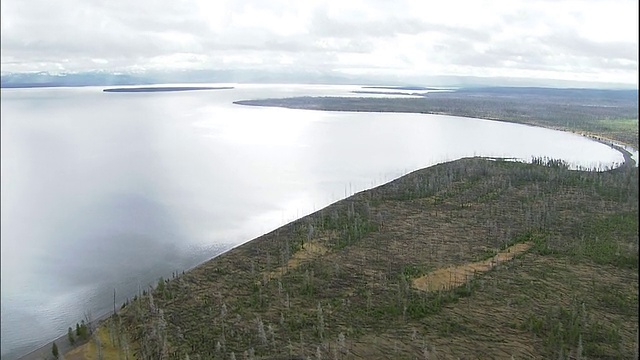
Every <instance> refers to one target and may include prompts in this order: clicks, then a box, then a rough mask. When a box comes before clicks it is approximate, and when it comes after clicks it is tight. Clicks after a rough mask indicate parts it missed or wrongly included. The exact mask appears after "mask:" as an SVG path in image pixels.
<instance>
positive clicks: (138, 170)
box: [1, 85, 623, 359]
mask: <svg viewBox="0 0 640 360" xmlns="http://www.w3.org/2000/svg"><path fill="white" fill-rule="evenodd" d="M235 86H236V88H235V89H233V90H216V91H194V92H180V93H103V92H102V91H101V90H102V88H96V87H89V88H59V89H2V113H1V119H2V128H1V136H2V138H1V144H2V145H1V146H2V149H1V150H2V152H1V154H2V158H1V165H2V193H1V196H2V198H1V199H2V202H1V206H2V207H1V214H2V215H1V216H2V218H1V221H2V226H1V231H2V233H1V239H2V333H1V339H2V340H1V341H2V343H1V346H2V358H3V359H11V358H15V357H16V355H20V354H24V353H26V352H28V351H29V350H32V349H34V348H36V347H38V346H39V345H42V344H44V343H46V342H47V341H50V340H52V339H54V338H55V337H57V336H58V335H62V334H64V333H66V329H67V328H68V327H69V326H75V323H76V322H78V321H79V320H80V319H82V318H83V314H84V313H85V312H91V313H92V314H93V315H94V317H95V316H97V315H100V314H103V313H106V312H108V311H109V309H112V306H113V304H112V301H113V291H114V289H115V290H116V294H117V298H118V299H117V300H118V303H119V304H121V303H122V302H123V301H124V300H125V299H126V298H127V297H131V296H132V295H133V294H134V293H136V292H137V289H138V286H141V287H146V286H148V285H149V284H152V283H155V282H156V280H157V278H158V277H160V276H164V277H167V276H171V274H172V272H173V271H180V272H181V271H183V270H185V269H189V268H191V267H193V266H195V265H197V264H198V263H201V262H202V261H204V260H206V259H208V258H210V257H212V256H215V255H216V254H218V253H220V252H221V251H224V250H226V249H229V248H230V247H232V246H235V245H237V244H240V243H242V242H245V241H247V240H250V239H252V238H254V237H256V236H259V235H262V234H264V233H266V232H269V231H271V230H273V229H275V228H277V227H278V226H280V225H283V224H285V223H286V222H289V221H291V220H293V219H295V218H297V217H300V216H303V215H305V214H308V213H310V212H312V211H314V210H318V209H320V208H321V207H324V206H326V205H328V204H330V203H331V202H334V201H336V200H339V199H341V198H344V197H345V196H347V195H350V194H352V193H354V192H356V191H360V190H363V189H366V188H370V187H372V186H376V185H380V184H382V183H384V182H387V181H390V180H392V179H394V178H397V177H398V176H401V175H403V174H405V173H407V172H410V171H413V170H416V169H418V168H422V167H426V166H429V165H433V164H435V163H438V162H442V161H446V160H453V159H457V158H460V157H466V156H473V155H483V156H501V157H517V158H522V159H527V160H528V159H530V158H531V156H547V157H554V158H562V159H565V160H567V161H569V162H571V163H573V164H575V165H576V166H584V167H594V166H612V165H613V164H615V163H620V162H622V161H623V158H622V155H621V154H620V153H618V152H617V151H615V150H613V149H611V148H610V147H608V146H605V145H602V144H599V143H596V142H593V141H590V140H587V139H585V138H582V137H579V136H577V135H572V134H568V133H561V132H557V131H551V130H546V129H541V128H535V127H529V126H523V125H516V124H509V123H500V122H494V121H486V120H478V119H467V118H460V117H450V116H437V115H419V114H382V113H373V114H368V113H347V112H345V113H337V112H335V113H329V112H321V111H306V110H289V109H277V108H258V107H243V106H239V105H233V104H232V101H234V100H243V99H253V98H268V97H286V96H299V95H342V96H354V95H353V94H349V91H351V90H356V89H358V87H354V86H352V87H349V86H304V85H299V86H294V85H235ZM357 96H362V95H357Z"/></svg>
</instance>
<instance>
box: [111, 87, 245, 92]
mask: <svg viewBox="0 0 640 360" xmlns="http://www.w3.org/2000/svg"><path fill="white" fill-rule="evenodd" d="M230 89H233V87H232V86H217V87H208V86H145V87H128V88H109V89H103V90H102V91H104V92H166V91H194V90H230Z"/></svg>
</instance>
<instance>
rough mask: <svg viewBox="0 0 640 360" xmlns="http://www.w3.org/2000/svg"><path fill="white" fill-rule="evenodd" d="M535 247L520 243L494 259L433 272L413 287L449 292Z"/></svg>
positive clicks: (530, 244)
mask: <svg viewBox="0 0 640 360" xmlns="http://www.w3.org/2000/svg"><path fill="white" fill-rule="evenodd" d="M531 246H533V244H532V243H519V244H515V245H513V246H510V247H508V248H506V249H505V250H502V251H500V252H499V253H498V254H496V255H495V256H494V257H492V258H490V259H487V260H483V261H477V262H474V263H468V264H464V265H458V266H450V267H447V268H442V269H438V270H435V271H432V272H430V273H428V274H426V275H424V276H421V277H419V278H417V279H414V280H413V287H415V288H416V289H420V290H424V291H438V290H448V289H453V288H455V287H458V286H460V285H462V284H464V283H466V282H467V281H468V280H469V279H471V278H473V276H474V275H475V274H478V273H483V272H486V271H489V270H491V268H493V267H494V266H496V265H498V264H499V263H501V262H505V261H509V260H512V259H513V258H514V257H516V256H517V255H519V254H522V253H524V252H525V251H527V250H529V249H530V248H531Z"/></svg>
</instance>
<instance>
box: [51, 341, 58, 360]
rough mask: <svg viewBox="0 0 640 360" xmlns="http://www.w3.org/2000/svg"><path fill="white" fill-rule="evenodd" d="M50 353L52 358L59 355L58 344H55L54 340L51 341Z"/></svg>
mask: <svg viewBox="0 0 640 360" xmlns="http://www.w3.org/2000/svg"><path fill="white" fill-rule="evenodd" d="M51 353H52V354H53V357H54V358H56V359H57V358H58V357H59V356H60V353H59V352H58V345H57V344H56V342H55V341H54V342H53V347H52V348H51Z"/></svg>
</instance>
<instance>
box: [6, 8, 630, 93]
mask: <svg viewBox="0 0 640 360" xmlns="http://www.w3.org/2000/svg"><path fill="white" fill-rule="evenodd" d="M0 6H1V7H2V8H1V16H2V21H1V26H2V32H1V35H0V36H1V39H0V40H1V46H2V71H3V72H8V71H86V70H113V71H127V70H144V69H155V70H160V69H166V70H176V69H243V68H252V69H256V70H260V69H280V68H283V67H284V68H287V69H289V70H291V71H295V70H309V69H316V70H317V69H320V70H322V71H338V72H339V71H346V72H349V71H352V72H353V71H361V70H362V69H368V70H366V71H369V72H371V73H372V74H374V75H375V73H376V72H380V73H387V74H393V73H398V74H417V75H475V76H477V75H480V76H482V75H483V74H486V73H497V74H499V75H501V76H517V75H518V71H520V73H521V74H529V75H531V76H537V75H536V74H538V75H539V76H555V77H562V78H566V77H571V76H573V77H575V78H579V77H584V76H585V74H593V73H598V74H601V75H602V76H601V77H604V78H610V80H611V81H619V80H620V79H622V80H625V79H627V80H625V82H628V81H629V80H628V79H630V78H634V79H635V78H637V73H638V70H637V67H638V35H637V30H638V15H637V14H638V12H637V10H638V4H637V2H634V1H629V0H615V1H599V0H564V1H540V0H538V1H525V0H509V1H507V0H502V1H500V0H496V1H451V2H440V3H437V4H435V3H427V2H423V1H414V0H402V1H397V2H393V3H391V2H387V1H380V0H369V1H364V0H354V1H320V0H313V1H312V0H309V1H304V2H301V1H291V0H276V1H269V2H263V1H258V0H238V1H230V0H229V1H224V0H220V1H207V0H184V1H170V0H163V1H149V0H140V1H135V2H130V1H126V0H111V1H106V0H101V1H91V2H87V1H82V0H59V1H56V2H51V1H45V0H30V1H21V0H3V1H2V2H1V3H0ZM634 81H635V80H634Z"/></svg>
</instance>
